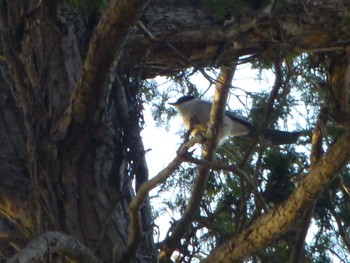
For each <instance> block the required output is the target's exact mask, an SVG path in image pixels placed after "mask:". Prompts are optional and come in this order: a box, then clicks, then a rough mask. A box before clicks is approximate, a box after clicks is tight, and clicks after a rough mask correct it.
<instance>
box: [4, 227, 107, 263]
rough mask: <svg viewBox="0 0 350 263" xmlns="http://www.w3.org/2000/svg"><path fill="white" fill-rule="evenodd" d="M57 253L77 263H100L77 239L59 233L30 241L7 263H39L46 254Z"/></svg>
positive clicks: (50, 233)
mask: <svg viewBox="0 0 350 263" xmlns="http://www.w3.org/2000/svg"><path fill="white" fill-rule="evenodd" d="M52 253H59V254H63V255H65V256H67V257H69V258H72V259H75V260H77V261H78V262H87V263H100V262H101V261H100V260H99V259H97V258H96V257H95V255H94V254H93V253H92V252H91V251H90V250H89V249H88V248H87V247H85V246H84V245H83V244H81V243H80V242H79V241H78V240H77V239H75V238H74V237H72V236H69V235H65V234H63V233H60V232H47V233H45V234H43V235H41V236H39V237H37V238H36V239H34V240H32V241H31V242H30V243H29V244H28V245H27V246H26V247H25V248H24V249H22V250H21V251H20V252H19V253H18V254H16V255H15V256H13V257H12V258H11V259H9V260H8V261H7V262H8V263H27V262H28V263H29V262H41V261H42V260H43V258H44V257H45V256H46V255H47V254H52Z"/></svg>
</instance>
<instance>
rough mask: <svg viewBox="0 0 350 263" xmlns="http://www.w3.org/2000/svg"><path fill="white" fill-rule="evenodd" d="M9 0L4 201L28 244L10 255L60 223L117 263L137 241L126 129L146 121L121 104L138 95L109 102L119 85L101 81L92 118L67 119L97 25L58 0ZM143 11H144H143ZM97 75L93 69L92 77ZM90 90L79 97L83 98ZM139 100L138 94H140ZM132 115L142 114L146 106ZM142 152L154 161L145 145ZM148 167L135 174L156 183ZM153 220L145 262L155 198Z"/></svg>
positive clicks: (92, 97)
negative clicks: (132, 239) (132, 233)
mask: <svg viewBox="0 0 350 263" xmlns="http://www.w3.org/2000/svg"><path fill="white" fill-rule="evenodd" d="M135 2H136V1H135ZM139 2H140V3H141V2H142V1H139ZM0 3H1V8H0V9H2V10H1V18H2V27H3V28H1V29H2V34H1V37H2V39H1V40H2V46H1V50H2V53H3V54H4V60H5V62H6V64H2V65H1V69H2V71H1V72H2V74H3V75H2V78H1V80H2V82H1V94H2V101H1V108H2V114H1V117H0V118H1V125H2V131H6V132H1V142H2V146H3V147H1V149H0V153H1V157H2V161H1V164H0V168H2V169H1V171H2V172H1V173H0V174H1V180H2V183H1V189H2V190H3V191H1V197H0V202H1V211H2V215H3V216H4V217H5V218H6V219H4V220H5V221H4V222H5V223H4V225H5V224H6V225H7V228H5V227H3V230H6V231H15V234H16V236H18V238H17V239H18V240H19V241H22V242H21V243H20V244H19V246H13V247H8V251H9V253H7V254H6V253H3V256H5V257H8V256H9V255H10V254H11V252H12V253H13V252H14V251H16V250H17V249H20V248H21V246H23V245H24V244H25V243H26V242H27V241H28V240H31V239H32V238H34V237H36V236H38V235H40V234H43V233H45V232H47V231H49V230H55V231H61V232H63V233H67V234H70V235H72V236H74V237H75V238H77V239H78V240H79V241H81V242H82V243H83V244H85V245H86V246H87V247H88V248H89V249H90V250H91V251H92V252H94V253H95V255H96V256H97V257H98V258H100V259H102V260H103V261H104V262H112V261H113V258H114V257H115V255H117V254H118V253H120V250H122V248H124V247H125V246H126V243H127V240H128V225H129V208H128V204H129V202H130V200H131V199H132V197H133V196H134V191H133V188H132V179H133V178H132V177H131V176H132V173H130V171H129V169H130V165H129V164H130V161H133V162H134V163H136V162H139V163H141V162H140V161H139V160H136V159H132V158H134V157H130V155H129V154H128V149H129V148H132V147H131V146H130V145H129V144H130V141H127V137H126V136H125V134H129V135H130V134H131V135H134V134H139V132H140V129H139V123H138V118H134V119H131V126H132V127H133V129H134V130H131V128H130V124H128V125H127V124H126V123H125V122H124V120H123V118H122V117H123V116H121V114H120V112H119V111H118V105H119V104H122V103H124V104H126V105H128V103H130V101H131V99H132V98H131V97H128V98H121V97H118V96H110V98H109V99H108V100H107V97H108V95H109V92H110V91H109V90H111V88H109V90H108V89H103V87H101V88H99V87H98V86H97V87H94V89H90V91H89V92H90V93H89V94H88V96H86V101H84V102H85V103H86V104H87V105H88V106H91V108H89V107H87V108H85V110H84V111H85V116H84V119H83V121H80V120H77V118H76V117H75V116H78V115H79V116H82V114H76V115H75V116H73V118H66V117H67V115H69V114H70V112H71V111H73V113H74V110H75V109H74V108H72V107H71V106H70V103H71V102H72V98H73V100H74V99H75V100H76V94H75V92H77V90H78V89H77V80H79V78H81V70H82V68H83V61H84V60H85V59H86V57H87V56H89V53H88V52H87V51H88V49H89V48H90V49H91V44H90V47H89V46H88V45H87V43H89V42H88V40H89V39H90V37H91V32H90V31H89V29H88V28H86V26H85V22H84V20H83V18H82V15H81V13H80V12H79V11H78V10H77V9H74V8H73V7H72V6H69V5H65V4H64V3H59V2H57V3H58V4H57V3H56V1H55V2H51V1H42V2H41V1H40V2H36V1H29V2H28V3H26V4H24V3H23V2H22V1H1V2H0ZM125 3H126V2H125ZM145 3H146V2H145ZM35 4H37V5H35ZM112 4H113V3H111V5H112ZM118 4H119V5H122V4H124V3H123V2H119V3H118ZM140 5H141V4H140ZM143 5H145V4H144V3H143ZM110 10H112V11H113V10H118V8H114V9H112V8H110ZM141 10H142V9H141V8H140V10H139V11H138V9H137V8H136V9H135V10H134V12H135V14H138V15H139V14H141ZM137 11H138V12H137ZM115 15H116V16H118V14H115ZM135 18H137V16H135V17H134V20H131V19H132V17H131V18H130V21H127V20H125V19H124V20H123V21H125V23H128V27H127V26H125V27H124V28H122V29H120V30H119V33H120V34H124V36H122V37H124V39H125V38H126V35H127V28H131V26H132V24H133V23H134V22H135V21H136V20H135ZM125 23H124V24H125ZM123 30H124V31H125V32H124V31H123ZM96 35H97V34H95V37H96ZM119 37H120V36H119ZM122 37H120V39H121V40H120V43H121V44H122V42H124V40H123V38H122ZM96 38H97V37H96ZM102 42H103V41H101V40H100V42H99V43H102ZM114 44H115V46H116V47H117V48H121V45H120V46H118V43H115V42H114ZM105 52H108V49H107V48H105ZM112 55H113V56H111V57H112V60H111V62H110V65H112V64H113V63H114V65H115V62H114V61H115V60H117V59H118V57H119V56H116V58H115V59H114V58H113V57H114V53H113V54H112ZM109 57H110V56H108V58H109ZM106 63H107V62H106ZM110 65H106V67H110ZM96 66H98V65H96ZM89 73H90V72H89V71H84V74H85V78H88V76H89V75H88V74H89ZM99 77H101V75H99ZM85 80H86V79H85ZM95 84H96V85H98V83H97V82H95ZM128 84H130V83H126V84H125V85H128ZM138 88H139V86H136V87H135V86H134V87H129V86H122V85H114V86H113V88H112V90H111V92H112V93H113V94H116V93H118V92H117V90H123V89H128V90H129V92H130V91H132V92H134V94H137V93H138V92H139V90H138ZM85 91H86V90H85ZM119 93H120V92H119ZM74 96H75V97H74ZM83 96H84V95H81V94H79V99H82V98H83V99H84V97H83ZM123 100H126V101H123ZM101 103H102V104H101ZM133 103H134V104H136V103H138V101H136V100H135V99H134V101H133ZM74 105H79V104H77V103H75V104H74ZM74 105H73V107H74ZM96 108H97V109H98V110H99V111H97V110H96ZM130 108H131V107H130ZM79 109H81V107H80V108H79ZM96 111H97V112H96ZM76 112H78V111H76ZM130 112H131V114H134V115H136V114H140V107H139V108H135V107H133V110H130ZM135 129H136V130H135ZM137 139H138V141H136V145H141V146H140V147H141V148H142V141H141V140H140V137H138V138H137ZM134 143H135V141H134ZM137 158H141V161H142V160H144V151H141V152H139V155H138V156H137ZM142 158H143V159H142ZM142 164H143V165H144V166H143V169H142V170H140V171H136V172H134V174H136V176H137V177H139V178H143V179H142V180H146V179H147V172H148V171H147V166H145V163H144V162H143V163H142ZM139 167H141V164H140V165H139ZM135 169H136V168H135ZM143 219H144V222H143V223H144V224H143V226H144V227H143V231H144V232H143V235H142V246H141V250H142V253H139V254H138V256H137V257H138V258H137V259H136V261H139V262H141V261H142V262H154V260H155V247H154V244H153V237H152V235H153V231H152V228H151V227H150V225H151V224H152V219H151V213H150V206H149V203H148V202H146V203H145V208H144V209H143ZM11 233H12V232H11ZM140 255H142V256H140ZM41 260H44V259H43V258H42V259H41ZM131 261H132V260H131Z"/></svg>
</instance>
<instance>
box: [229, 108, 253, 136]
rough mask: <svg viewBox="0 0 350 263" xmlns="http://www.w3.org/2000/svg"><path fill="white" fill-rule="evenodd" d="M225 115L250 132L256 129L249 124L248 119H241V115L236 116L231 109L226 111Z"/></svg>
mask: <svg viewBox="0 0 350 263" xmlns="http://www.w3.org/2000/svg"><path fill="white" fill-rule="evenodd" d="M226 115H227V116H228V117H229V118H230V119H231V120H233V121H235V122H238V123H240V124H242V125H244V126H246V127H247V128H248V129H249V130H250V131H251V132H254V131H255V130H256V127H255V126H254V125H253V124H251V123H250V122H249V121H248V120H246V119H243V118H241V117H238V116H237V115H236V114H234V113H233V112H232V111H226Z"/></svg>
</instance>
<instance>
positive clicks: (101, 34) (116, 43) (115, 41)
mask: <svg viewBox="0 0 350 263" xmlns="http://www.w3.org/2000/svg"><path fill="white" fill-rule="evenodd" d="M149 2H150V1H149V0H131V1H128V0H122V1H118V0H113V1H111V2H110V4H109V7H108V9H107V11H106V12H105V14H104V15H103V16H102V17H101V19H100V21H99V23H98V24H97V26H96V28H95V30H94V32H93V35H92V37H91V40H90V45H89V49H88V52H87V55H86V59H85V62H84V65H83V69H82V71H81V75H80V78H79V80H78V82H77V85H76V88H75V90H74V93H73V96H72V98H71V105H70V109H67V110H66V111H65V115H64V116H63V117H62V120H61V122H60V124H59V125H58V127H57V134H59V137H62V136H63V135H64V134H65V133H66V130H67V128H68V126H69V124H70V120H71V118H72V119H74V121H76V122H78V123H85V124H86V118H87V117H88V118H89V119H90V121H92V122H96V121H98V120H99V118H100V115H101V113H102V111H103V110H104V109H105V105H106V101H107V97H108V95H109V91H110V88H111V85H112V82H113V77H112V76H113V75H114V70H115V67H116V65H117V63H118V61H119V58H120V55H121V53H122V50H123V45H124V43H125V41H126V39H127V36H128V34H129V32H130V30H131V28H132V27H133V25H134V24H135V23H136V21H137V19H138V18H139V17H140V15H141V14H142V12H143V11H144V9H145V7H146V6H147V5H148V3H149Z"/></svg>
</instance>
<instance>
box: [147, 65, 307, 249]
mask: <svg viewBox="0 0 350 263" xmlns="http://www.w3.org/2000/svg"><path fill="white" fill-rule="evenodd" d="M190 80H191V82H192V83H194V84H195V85H196V86H197V88H199V89H200V90H202V91H205V90H207V92H206V94H205V96H204V97H203V98H204V99H207V100H211V98H212V96H213V94H214V92H215V86H214V85H212V86H210V83H209V82H208V80H206V78H204V77H203V76H202V75H201V74H200V73H198V74H194V75H193V76H191V78H190ZM274 80H275V76H274V74H273V73H272V72H271V71H269V70H263V71H262V72H259V70H257V69H253V68H252V67H251V65H249V64H244V65H240V66H238V67H237V69H236V72H235V76H234V80H233V82H232V86H233V87H234V88H233V90H234V95H231V96H230V97H229V99H228V108H229V109H231V110H237V109H240V110H243V112H245V111H244V110H245V104H247V102H248V105H249V101H248V99H247V96H246V94H247V93H256V92H261V91H267V92H268V91H270V90H271V88H272V86H273V84H274ZM155 81H156V83H157V87H158V89H159V90H161V91H165V90H167V89H168V87H169V86H170V85H173V83H172V81H170V80H169V79H167V78H165V77H156V78H155ZM209 87H210V88H209ZM171 94H172V96H173V97H171V98H170V101H169V102H174V101H176V100H177V99H178V98H179V97H181V96H183V95H185V94H181V93H176V92H172V93H171ZM295 96H296V99H300V96H301V95H300V94H296V95H295ZM169 107H170V105H169ZM248 107H249V106H248ZM144 108H145V110H144V120H145V126H144V130H143V131H142V134H141V135H142V138H143V142H144V146H145V149H146V150H148V151H147V155H146V159H147V164H148V168H149V175H150V178H152V177H154V176H155V175H156V174H157V173H158V172H159V171H161V170H162V169H163V168H165V167H166V166H167V165H168V164H169V162H170V161H171V160H172V159H173V158H175V156H176V150H177V149H178V147H179V146H180V144H181V143H182V140H183V139H182V137H181V134H179V131H180V130H181V129H183V126H182V121H181V117H180V116H179V115H178V114H177V115H176V116H175V117H174V118H171V119H169V120H168V121H169V124H168V129H165V128H164V127H159V126H157V122H156V121H155V120H154V119H153V116H152V113H151V106H150V105H145V107H144ZM293 111H294V112H293V113H292V115H291V116H290V120H291V121H288V123H287V122H283V121H281V122H280V123H279V125H280V126H281V128H283V127H284V128H286V129H288V130H303V129H306V128H308V127H305V125H307V121H306V118H307V116H306V115H307V113H306V108H305V106H304V105H300V106H296V108H295V109H294V110H293ZM245 113H249V112H245ZM303 150H304V151H305V150H306V149H305V148H304V149H303ZM158 190H159V189H158V188H155V189H154V190H152V191H151V193H150V195H151V197H152V196H153V198H151V202H152V206H153V207H156V209H159V208H163V209H164V210H165V213H163V214H162V216H161V217H159V218H158V219H157V220H156V225H158V226H160V227H159V232H160V233H157V236H158V238H159V240H158V241H160V240H162V239H164V237H165V235H166V232H167V230H168V229H169V227H170V222H171V219H172V218H175V219H178V218H179V215H177V214H176V213H174V211H171V210H170V209H168V208H167V207H166V206H165V205H164V203H163V201H164V200H169V199H170V198H171V196H172V194H173V193H168V194H165V193H162V196H161V197H156V196H157V192H158ZM309 232H310V231H309ZM311 232H313V231H311ZM312 238H313V235H312V234H309V235H308V237H307V242H308V243H309V242H312ZM156 241H157V240H156Z"/></svg>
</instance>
